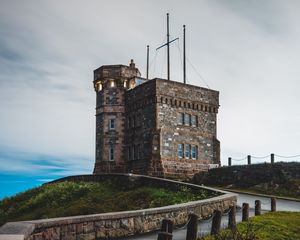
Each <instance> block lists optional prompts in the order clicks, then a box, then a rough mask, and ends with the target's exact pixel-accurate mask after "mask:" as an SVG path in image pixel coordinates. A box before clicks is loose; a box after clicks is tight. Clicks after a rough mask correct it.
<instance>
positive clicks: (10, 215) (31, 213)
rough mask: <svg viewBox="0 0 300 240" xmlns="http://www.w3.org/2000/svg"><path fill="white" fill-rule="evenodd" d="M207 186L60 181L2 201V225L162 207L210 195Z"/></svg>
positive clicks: (0, 221) (0, 204)
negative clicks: (162, 186) (177, 186)
mask: <svg viewBox="0 0 300 240" xmlns="http://www.w3.org/2000/svg"><path fill="white" fill-rule="evenodd" d="M211 196H212V195H209V193H208V192H206V191H205V190H199V191H197V192H192V191H191V190H190V189H188V188H186V187H181V188H180V189H179V190H178V189H177V190H170V189H164V188H156V187H149V186H141V187H135V188H127V187H126V186H124V185H122V184H121V185H120V184H116V183H115V182H113V181H108V180H107V181H103V182H79V183H74V182H57V183H54V184H47V185H43V186H41V187H37V188H34V189H31V190H28V191H26V192H23V193H19V194H17V195H16V196H13V197H10V198H5V199H3V200H1V201H0V226H1V225H3V224H4V223H6V222H8V221H21V220H33V219H42V218H53V217H63V216H74V215H83V214H93V213H105V212H114V211H125V210H136V209H144V208H152V207H160V206H165V205H172V204H176V203H183V202H188V201H194V200H200V199H205V198H208V197H211Z"/></svg>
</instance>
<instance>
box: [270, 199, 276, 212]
mask: <svg viewBox="0 0 300 240" xmlns="http://www.w3.org/2000/svg"><path fill="white" fill-rule="evenodd" d="M271 212H276V198H274V197H272V198H271Z"/></svg>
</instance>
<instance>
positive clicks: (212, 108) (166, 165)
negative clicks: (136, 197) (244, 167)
mask: <svg viewBox="0 0 300 240" xmlns="http://www.w3.org/2000/svg"><path fill="white" fill-rule="evenodd" d="M156 89H157V90H156V91H157V99H158V103H157V108H158V110H157V111H158V120H157V121H158V128H159V129H160V145H161V148H160V156H161V162H162V166H163V169H164V175H165V176H175V177H179V178H184V177H191V176H193V175H194V174H195V173H197V172H199V171H207V170H208V169H209V167H210V164H216V165H219V164H220V157H219V152H220V146H219V143H218V140H217V136H216V134H217V132H216V126H217V112H218V108H219V93H218V92H217V91H214V90H210V89H205V88H201V87H197V86H192V85H188V84H182V83H178V82H174V81H167V80H162V79H157V80H156ZM179 114H184V115H185V114H188V115H189V116H190V118H192V116H195V117H196V124H195V125H194V126H192V124H190V125H188V126H187V125H186V124H185V123H183V124H181V125H180V124H178V117H179ZM184 115H183V116H184ZM190 120H191V119H190ZM178 144H184V147H185V144H189V145H190V146H191V145H194V146H196V148H197V154H196V155H197V156H196V158H195V159H192V156H190V157H189V158H187V157H186V156H183V157H179V156H178V152H177V151H178ZM184 150H185V149H184ZM190 154H191V153H190Z"/></svg>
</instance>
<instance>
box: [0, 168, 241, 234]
mask: <svg viewBox="0 0 300 240" xmlns="http://www.w3.org/2000/svg"><path fill="white" fill-rule="evenodd" d="M112 176H114V177H120V180H121V181H124V180H125V181H127V182H128V184H144V183H147V184H155V186H169V187H175V188H176V187H178V186H186V187H189V188H192V189H201V188H202V189H203V188H204V189H206V190H207V191H218V192H220V193H222V194H223V195H220V196H218V197H213V198H210V199H206V200H200V201H193V202H189V203H183V204H176V205H171V206H165V207H160V208H152V209H143V210H136V211H127V212H116V213H105V214H93V215H86V216H74V217H64V218H54V219H41V220H35V221H23V222H14V223H7V224H5V225H4V226H2V227H1V228H0V234H15V235H24V237H25V239H26V240H50V239H51V240H73V239H74V240H75V239H108V238H115V237H125V236H130V235H134V234H141V233H145V232H149V231H153V230H157V229H159V228H160V224H161V221H162V219H163V218H170V219H172V220H173V221H174V223H175V224H176V225H179V224H183V223H186V222H187V220H188V219H187V217H188V214H189V213H190V212H194V213H195V214H197V215H199V217H200V218H205V217H206V216H208V215H210V214H212V213H213V211H214V210H216V209H219V210H222V211H223V210H225V209H228V208H229V206H231V205H233V204H235V203H236V194H232V193H227V192H224V191H219V190H215V189H212V188H207V187H200V186H197V185H193V184H188V183H181V182H176V181H171V180H165V179H158V178H153V177H146V176H138V175H120V174H119V175H117V174H115V175H109V174H108V175H83V176H73V177H67V178H63V179H60V180H59V181H65V180H69V181H82V180H85V181H101V180H103V179H104V178H107V177H110V178H111V177H112ZM0 239H1V235H0Z"/></svg>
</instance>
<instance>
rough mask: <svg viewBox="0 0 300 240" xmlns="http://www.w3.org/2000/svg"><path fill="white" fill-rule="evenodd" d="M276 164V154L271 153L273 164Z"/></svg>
mask: <svg viewBox="0 0 300 240" xmlns="http://www.w3.org/2000/svg"><path fill="white" fill-rule="evenodd" d="M274 163H275V154H274V153H271V164H274Z"/></svg>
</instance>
